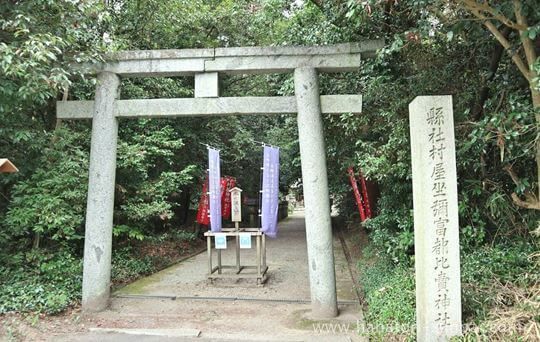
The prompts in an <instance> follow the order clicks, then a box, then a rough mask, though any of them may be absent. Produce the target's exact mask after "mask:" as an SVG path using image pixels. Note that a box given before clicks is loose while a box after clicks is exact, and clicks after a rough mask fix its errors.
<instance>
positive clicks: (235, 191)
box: [229, 187, 242, 273]
mask: <svg viewBox="0 0 540 342" xmlns="http://www.w3.org/2000/svg"><path fill="white" fill-rule="evenodd" d="M229 192H230V193H231V221H233V222H234V226H235V228H236V232H237V234H236V268H238V273H240V237H239V234H238V232H239V231H240V222H241V221H242V189H240V188H237V187H234V188H232V189H231V190H229Z"/></svg>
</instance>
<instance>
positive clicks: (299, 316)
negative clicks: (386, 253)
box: [52, 211, 362, 341]
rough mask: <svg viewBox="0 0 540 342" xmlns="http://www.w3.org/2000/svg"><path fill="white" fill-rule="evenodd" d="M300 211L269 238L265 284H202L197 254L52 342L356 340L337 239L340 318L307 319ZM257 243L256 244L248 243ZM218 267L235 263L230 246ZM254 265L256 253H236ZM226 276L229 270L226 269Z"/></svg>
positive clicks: (203, 268)
mask: <svg viewBox="0 0 540 342" xmlns="http://www.w3.org/2000/svg"><path fill="white" fill-rule="evenodd" d="M303 214H304V213H303V212H302V211H297V212H295V213H294V214H293V215H291V216H290V217H289V218H288V219H286V220H284V221H282V222H280V224H279V229H280V230H279V234H278V238H277V239H267V264H268V266H269V271H268V275H269V279H268V280H267V282H266V284H265V285H264V286H257V284H256V281H255V279H242V280H232V279H218V280H215V281H214V282H213V283H210V282H209V281H207V279H206V273H207V255H206V252H205V253H201V254H198V255H196V256H194V257H192V258H190V259H187V260H185V261H183V262H180V263H178V264H176V265H174V266H171V267H169V268H167V269H165V270H163V271H161V272H158V273H156V274H154V275H151V276H149V277H146V278H143V279H140V280H139V281H136V282H134V283H132V284H130V285H128V286H126V287H124V288H122V289H120V290H119V291H116V292H115V293H114V294H113V298H112V303H111V306H110V308H109V309H108V310H106V311H104V312H101V313H98V314H95V316H97V318H98V319H101V320H102V322H103V324H101V326H99V327H97V328H94V329H92V330H91V331H90V332H88V333H82V334H78V335H75V336H74V335H71V336H54V337H53V338H52V340H60V341H63V340H65V341H67V340H68V339H69V340H72V341H73V340H75V341H93V340H103V341H109V340H110V341H112V340H115V341H116V340H120V341H122V340H126V341H127V340H133V339H134V338H135V340H141V341H154V340H162V339H166V340H173V341H192V340H197V341H227V340H231V341H357V340H361V339H360V337H359V336H358V334H357V329H358V325H359V324H362V313H361V308H360V305H359V299H358V297H357V294H356V290H355V283H354V282H353V280H352V278H351V274H350V271H349V265H348V263H347V260H346V258H345V253H344V252H343V248H342V245H341V243H340V241H339V239H338V238H337V237H335V238H334V253H335V263H336V277H337V291H338V303H339V310H340V315H339V317H337V318H336V319H333V320H329V321H314V320H311V319H310V317H309V312H310V305H309V299H310V292H309V276H308V263H307V248H306V237H305V227H304V216H303ZM253 245H254V244H253ZM227 247H228V248H227V250H226V251H224V252H223V255H222V259H223V264H231V265H234V264H235V259H234V251H235V241H234V239H233V240H229V241H228V243H227ZM241 257H242V264H252V263H254V260H255V248H252V249H251V250H241ZM228 272H231V271H230V270H228Z"/></svg>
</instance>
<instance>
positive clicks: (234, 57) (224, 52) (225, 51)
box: [91, 40, 384, 77]
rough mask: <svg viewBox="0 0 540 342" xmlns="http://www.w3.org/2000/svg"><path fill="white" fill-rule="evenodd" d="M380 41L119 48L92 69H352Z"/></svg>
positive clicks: (129, 73)
mask: <svg viewBox="0 0 540 342" xmlns="http://www.w3.org/2000/svg"><path fill="white" fill-rule="evenodd" d="M383 45H384V42H383V41H382V40H367V41H363V42H357V43H345V44H337V45H325V46H276V47H231V48H211V49H180V50H145V51H121V52H116V53H112V54H110V55H108V56H106V62H105V63H103V64H101V65H99V66H98V67H92V68H91V69H92V71H93V72H100V71H109V72H113V73H116V74H118V75H120V76H122V77H159V76H192V75H194V74H197V73H203V72H219V73H225V74H265V73H280V72H291V71H293V70H294V69H295V68H299V67H314V68H316V69H318V70H319V71H322V72H339V71H354V70H357V69H358V67H359V66H360V59H361V57H371V56H373V55H374V54H375V51H376V50H377V49H380V48H382V47H383Z"/></svg>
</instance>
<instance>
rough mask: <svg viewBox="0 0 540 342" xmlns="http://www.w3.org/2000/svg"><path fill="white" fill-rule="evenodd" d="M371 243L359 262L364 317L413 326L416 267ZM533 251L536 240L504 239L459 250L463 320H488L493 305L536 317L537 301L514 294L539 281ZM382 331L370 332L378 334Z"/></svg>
mask: <svg viewBox="0 0 540 342" xmlns="http://www.w3.org/2000/svg"><path fill="white" fill-rule="evenodd" d="M372 246H373V245H372ZM372 246H368V247H367V248H365V250H364V253H363V258H362V260H361V261H360V262H359V269H360V283H361V286H362V289H363V291H364V296H365V301H366V304H367V310H366V312H365V318H366V321H367V323H368V324H374V325H377V326H386V327H396V326H397V325H398V324H399V325H406V326H414V324H415V279H414V274H415V273H414V268H411V267H407V266H403V264H395V263H394V262H392V260H391V259H390V258H389V256H388V254H387V253H386V252H385V251H379V250H376V249H373V247H372ZM535 251H536V252H535ZM537 251H538V245H537V244H535V243H531V242H528V241H524V240H510V241H508V240H507V241H504V242H499V243H498V244H494V245H493V246H483V247H479V248H477V249H476V250H474V251H470V252H468V251H466V252H462V255H461V286H462V312H463V322H464V323H467V324H474V326H485V325H487V326H489V325H490V320H492V319H493V317H492V315H490V314H491V313H492V312H493V310H494V309H495V308H496V309H497V310H496V311H499V312H509V311H511V310H513V309H514V310H518V311H519V312H520V315H521V316H520V317H534V316H535V315H536V317H538V316H537V315H538V313H537V311H536V313H535V311H534V310H537V306H536V309H535V306H534V305H525V304H524V303H521V302H520V300H518V299H516V298H525V297H527V296H529V294H530V293H533V292H534V291H531V289H534V286H537V285H535V284H538V283H539V281H540V275H539V274H538V263H537V262H535V260H534V258H533V256H534V255H535V253H537ZM510 292H512V293H510ZM519 293H522V295H518V294H519ZM529 297H530V296H529ZM527 298H528V297H527ZM491 323H492V322H491ZM522 323H523V322H522ZM381 334H382V332H380V333H379V334H375V336H371V337H375V338H381ZM383 335H384V334H383ZM409 337H411V336H409Z"/></svg>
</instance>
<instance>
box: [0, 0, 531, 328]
mask: <svg viewBox="0 0 540 342" xmlns="http://www.w3.org/2000/svg"><path fill="white" fill-rule="evenodd" d="M481 4H485V2H476V1H423V0H415V1H412V0H411V1H396V0H393V1H382V0H371V1H355V0H348V1H345V0H342V1H340V0H334V1H329V0H328V1H327V0H318V1H315V0H312V1H287V0H258V1H248V0H240V1H232V0H225V1H217V0H216V1H212V0H205V1H203V0H193V1H191V0H189V1H188V0H174V1H158V0H144V1H143V0H133V1H116V0H109V1H105V2H103V1H68V0H58V1H53V0H33V1H16V0H13V1H3V2H2V3H1V4H0V13H2V16H1V19H0V27H1V31H0V141H1V143H0V156H1V157H7V158H10V159H11V160H12V161H13V162H14V163H15V164H16V165H17V166H18V167H19V169H20V172H19V173H17V174H10V175H2V176H1V177H0V284H1V286H0V314H2V313H6V312H11V311H18V312H46V313H58V312H61V311H63V310H65V309H66V308H67V307H70V306H73V305H77V303H78V301H79V300H80V287H81V277H82V271H81V269H82V261H81V260H82V252H83V238H84V214H85V206H86V191H87V177H88V175H87V170H88V156H89V143H90V123H89V122H61V121H59V120H57V119H56V117H55V102H56V101H57V100H62V99H64V100H65V99H69V100H84V99H92V97H93V91H94V88H95V80H94V79H93V78H92V77H90V76H89V75H83V74H81V73H80V72H79V71H77V69H76V68H74V67H73V65H74V64H78V63H87V62H98V61H100V60H102V58H103V55H104V54H105V53H107V52H111V51H116V50H121V49H132V50H133V49H182V48H207V47H227V46H231V47H232V46H252V45H264V46H270V45H324V44H335V43H342V42H356V41H361V40H363V39H375V38H384V39H385V41H386V47H385V48H384V49H382V50H381V51H379V52H378V54H377V56H376V57H375V58H373V59H366V60H364V61H363V62H362V66H361V67H360V69H359V70H358V71H357V72H351V73H340V74H331V75H328V74H325V75H321V76H320V83H321V92H322V94H348V93H349V94H362V95H363V97H364V113H363V114H362V115H352V114H347V113H344V114H342V115H339V116H328V117H325V130H326V145H327V157H328V173H329V175H330V178H329V183H330V187H331V189H330V191H331V194H332V196H333V198H334V203H335V204H336V205H338V206H339V208H340V212H341V215H343V216H344V217H346V218H347V219H348V220H349V221H350V222H353V225H354V226H355V227H356V228H355V229H357V230H358V229H360V225H359V220H358V217H357V214H356V213H355V205H354V199H353V197H352V193H351V190H350V187H349V185H348V179H347V175H346V169H347V167H348V166H350V165H355V166H361V167H362V170H363V172H364V174H365V175H366V176H367V178H368V179H370V180H373V181H375V182H377V183H378V185H379V188H380V191H381V196H380V199H379V201H378V205H377V207H378V212H377V216H376V217H375V218H373V219H371V220H369V221H368V222H367V223H365V224H364V228H365V229H367V231H368V235H369V246H367V247H366V248H365V249H364V256H363V257H362V258H361V260H360V272H361V274H362V277H361V280H360V282H361V283H362V286H363V288H364V296H365V298H364V299H365V304H366V306H367V315H366V316H367V319H368V320H372V321H375V322H383V323H384V322H388V323H392V322H394V323H396V322H397V323H407V322H414V279H413V277H412V272H411V267H412V265H413V262H414V255H413V250H414V246H413V222H412V188H411V167H410V147H409V127H408V104H409V103H410V102H411V101H412V99H414V97H416V96H417V95H438V94H451V95H453V98H454V115H455V126H456V139H457V141H456V144H457V146H456V148H457V163H458V165H457V167H458V187H459V214H460V239H461V246H462V264H463V265H462V272H463V275H462V282H463V296H464V297H463V298H464V317H465V319H466V321H468V322H475V323H479V324H480V323H482V322H486V321H494V320H495V321H496V320H498V319H510V318H509V317H514V316H515V313H516V312H519V313H521V314H522V315H521V316H519V317H520V318H519V319H518V321H512V323H511V324H514V325H515V326H529V325H530V324H534V326H535V327H536V328H538V323H539V322H538V314H537V312H538V302H537V297H536V300H535V296H537V295H538V291H539V286H538V262H539V253H538V237H539V235H540V231H539V228H538V219H539V216H538V212H539V210H538V209H539V208H540V206H539V205H538V199H537V198H538V195H537V194H538V169H537V160H536V158H538V138H537V135H538V126H537V121H536V120H537V118H535V114H536V116H537V117H538V115H539V114H538V106H539V103H540V102H538V101H539V100H538V99H537V98H536V97H538V91H539V84H538V82H539V81H538V72H539V71H540V61H539V60H538V59H537V58H536V56H537V53H538V50H539V49H540V26H539V19H540V12H539V11H538V4H537V3H535V1H525V0H523V1H502V2H500V1H498V2H491V5H490V6H488V7H487V8H485V7H482V5H481ZM517 5H519V9H520V11H517V10H516V6H517ZM490 10H493V11H491V12H490ZM486 23H488V24H486ZM490 25H491V26H492V27H490ZM493 28H495V30H493ZM501 37H502V39H501ZM505 42H506V43H507V44H505ZM531 49H532V50H531ZM531 51H532V52H531ZM531 53H533V54H531ZM531 58H532V59H531ZM518 59H520V60H521V63H522V64H521V65H520V63H519V62H518ZM530 60H532V61H533V62H531V63H529V61H530ZM523 64H524V65H525V67H526V68H525V70H523ZM193 82H194V81H193V79H192V78H187V77H174V78H156V79H137V78H135V79H126V80H123V81H122V92H121V98H123V99H130V98H168V97H169V98H172V97H191V96H193V91H194V90H193V88H194V86H193ZM221 89H222V95H223V96H263V95H264V96H277V95H292V94H293V93H294V85H293V81H292V75H290V74H275V75H274V74H272V75H260V76H249V77H247V76H228V77H225V78H224V79H223V81H222V84H221ZM535 99H536V100H535ZM535 107H536V112H535ZM261 140H262V141H264V142H267V143H270V144H274V145H277V146H280V147H281V151H282V159H281V164H282V170H283V171H282V176H281V180H280V181H281V189H282V191H283V195H285V194H286V193H287V191H288V189H289V187H290V186H291V185H293V184H295V183H297V182H298V179H299V178H300V176H301V174H300V160H299V148H298V141H297V127H296V121H295V118H294V117H293V116H278V117H275V116H273V117H270V116H269V117H259V116H257V117H227V118H212V119H208V118H182V119H175V120H129V121H128V120H125V121H124V120H123V121H121V123H120V136H119V145H118V167H117V175H116V182H117V184H116V201H115V221H114V222H115V226H114V248H113V254H114V255H113V259H114V261H113V280H114V282H115V283H116V284H121V283H123V282H126V281H129V280H131V279H134V278H136V277H138V276H140V275H143V274H149V273H152V272H154V271H155V270H156V269H158V268H159V267H163V265H165V264H166V263H167V262H171V261H172V259H171V258H172V257H171V258H169V259H166V258H165V259H166V260H163V259H164V258H163V255H162V254H159V253H157V254H156V253H148V254H144V253H143V254H141V253H140V251H141V248H142V249H143V250H145V248H146V249H147V250H148V249H149V250H155V249H156V248H158V246H164V245H168V246H171V248H175V249H183V250H190V248H191V247H192V246H193V245H196V240H197V232H196V230H194V229H193V228H194V227H193V224H192V221H191V220H190V217H191V216H192V215H191V216H190V214H189V210H190V209H191V210H193V209H194V208H195V207H196V202H197V199H198V196H199V195H200V188H201V183H202V178H203V174H204V169H205V167H206V154H205V148H204V146H203V145H202V144H203V143H204V144H210V145H212V146H216V147H218V148H221V149H222V151H223V159H224V164H223V168H224V170H223V173H225V174H229V175H232V176H236V177H237V178H238V179H239V182H240V186H241V187H242V188H244V189H245V193H246V194H247V195H248V196H255V193H256V191H257V189H258V186H259V184H258V182H259V174H258V171H257V170H258V167H259V164H260V146H258V145H257V144H255V143H254V141H261ZM535 201H536V202H535ZM352 233H355V230H353V231H352ZM148 246H153V247H154V248H153V249H152V248H149V247H148ZM381 289H384V291H383V292H381ZM494 294H499V295H500V296H499V297H497V296H494ZM535 312H536V314H535Z"/></svg>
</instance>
